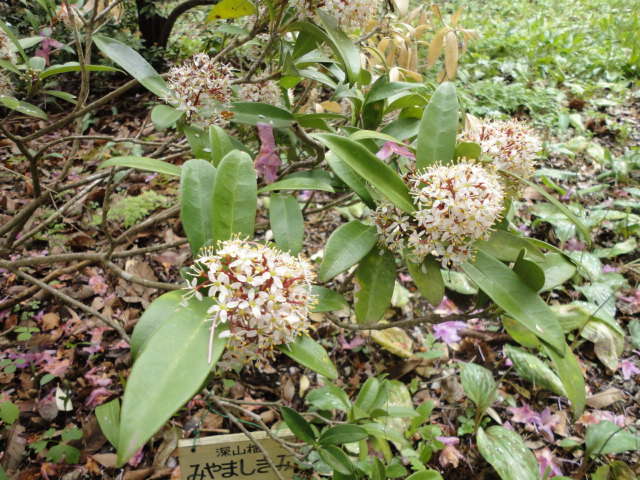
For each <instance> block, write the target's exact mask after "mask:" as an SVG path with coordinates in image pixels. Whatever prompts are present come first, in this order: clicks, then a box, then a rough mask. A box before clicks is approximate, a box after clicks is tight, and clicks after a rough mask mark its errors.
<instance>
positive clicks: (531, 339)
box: [501, 315, 541, 348]
mask: <svg viewBox="0 0 640 480" xmlns="http://www.w3.org/2000/svg"><path fill="white" fill-rule="evenodd" d="M501 320H502V326H503V327H504V329H505V330H506V331H507V333H508V334H509V335H510V336H511V338H513V339H514V340H515V341H516V342H518V343H519V344H520V345H522V346H524V347H528V348H538V347H540V345H541V342H540V339H539V338H538V337H536V336H535V335H534V334H533V333H532V332H531V331H529V330H527V329H526V328H525V327H523V326H522V325H520V324H519V323H518V322H516V321H515V320H514V319H513V318H511V317H509V316H507V315H502V317H501Z"/></svg>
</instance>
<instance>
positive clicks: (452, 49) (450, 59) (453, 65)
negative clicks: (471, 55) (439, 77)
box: [444, 30, 458, 80]
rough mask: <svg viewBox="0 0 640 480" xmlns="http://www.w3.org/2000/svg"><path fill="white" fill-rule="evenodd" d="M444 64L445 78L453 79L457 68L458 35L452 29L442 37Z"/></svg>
mask: <svg viewBox="0 0 640 480" xmlns="http://www.w3.org/2000/svg"><path fill="white" fill-rule="evenodd" d="M444 65H445V69H446V71H447V77H446V78H447V80H453V79H454V78H455V76H456V70H457V69H458V37H456V34H455V32H454V31H453V30H450V31H449V32H447V35H446V37H445V39H444Z"/></svg>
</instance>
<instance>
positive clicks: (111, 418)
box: [96, 398, 120, 447]
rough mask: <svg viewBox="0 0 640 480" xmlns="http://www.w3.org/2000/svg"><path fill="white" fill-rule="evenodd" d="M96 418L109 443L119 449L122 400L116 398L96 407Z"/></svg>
mask: <svg viewBox="0 0 640 480" xmlns="http://www.w3.org/2000/svg"><path fill="white" fill-rule="evenodd" d="M96 418H97V419H98V425H100V430H102V433H103V434H104V436H105V437H106V438H107V440H108V441H109V443H110V444H111V445H113V446H114V447H117V446H118V436H119V434H120V399H119V398H116V399H114V400H111V401H110V402H107V403H103V404H102V405H98V406H97V407H96Z"/></svg>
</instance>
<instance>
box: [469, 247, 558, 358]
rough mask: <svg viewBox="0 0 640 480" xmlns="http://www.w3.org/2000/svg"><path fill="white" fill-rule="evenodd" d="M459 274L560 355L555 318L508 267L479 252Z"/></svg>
mask: <svg viewBox="0 0 640 480" xmlns="http://www.w3.org/2000/svg"><path fill="white" fill-rule="evenodd" d="M462 270H463V271H464V272H465V273H466V274H467V275H468V276H469V277H470V278H471V280H473V281H474V282H475V283H476V284H477V285H478V286H479V287H480V288H481V289H482V290H483V291H484V292H485V293H486V294H487V295H488V296H489V297H490V298H491V299H492V300H493V301H494V302H495V303H496V304H497V305H498V306H499V307H500V308H502V309H503V310H504V311H505V312H507V314H509V316H510V317H511V318H513V319H514V320H515V321H517V322H518V323H520V324H521V325H523V326H524V327H526V328H527V329H528V330H530V331H531V332H533V334H534V335H536V336H537V337H538V338H540V339H541V340H543V341H545V342H547V343H548V344H549V345H551V346H552V347H553V348H554V349H555V350H556V351H557V352H558V353H559V354H560V355H563V354H564V351H565V341H564V332H563V331H562V328H561V327H560V324H559V322H558V319H557V318H556V317H555V314H554V313H553V311H552V310H551V309H550V308H549V307H548V306H547V304H546V303H545V302H544V301H543V300H542V298H540V296H539V295H538V294H537V293H536V292H535V291H534V290H532V289H531V287H529V286H528V285H527V284H526V283H525V282H524V281H523V280H522V279H521V278H520V277H518V275H517V274H515V273H514V272H513V271H512V270H511V269H510V268H509V267H507V266H506V265H504V264H503V263H502V262H500V261H499V260H496V259H495V258H493V257H490V256H489V255H487V254H486V253H484V252H483V251H479V252H478V254H477V256H476V258H475V260H474V261H473V262H467V263H465V264H463V265H462Z"/></svg>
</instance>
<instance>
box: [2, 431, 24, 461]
mask: <svg viewBox="0 0 640 480" xmlns="http://www.w3.org/2000/svg"><path fill="white" fill-rule="evenodd" d="M23 433H24V427H23V426H22V425H20V424H19V423H17V422H16V423H14V424H13V427H11V430H10V431H9V436H8V438H7V443H6V446H5V448H4V456H3V457H2V467H3V468H4V469H5V470H17V469H18V467H19V466H20V464H21V463H22V459H23V458H24V451H25V449H26V439H25V438H24V437H23V436H22V434H23Z"/></svg>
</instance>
